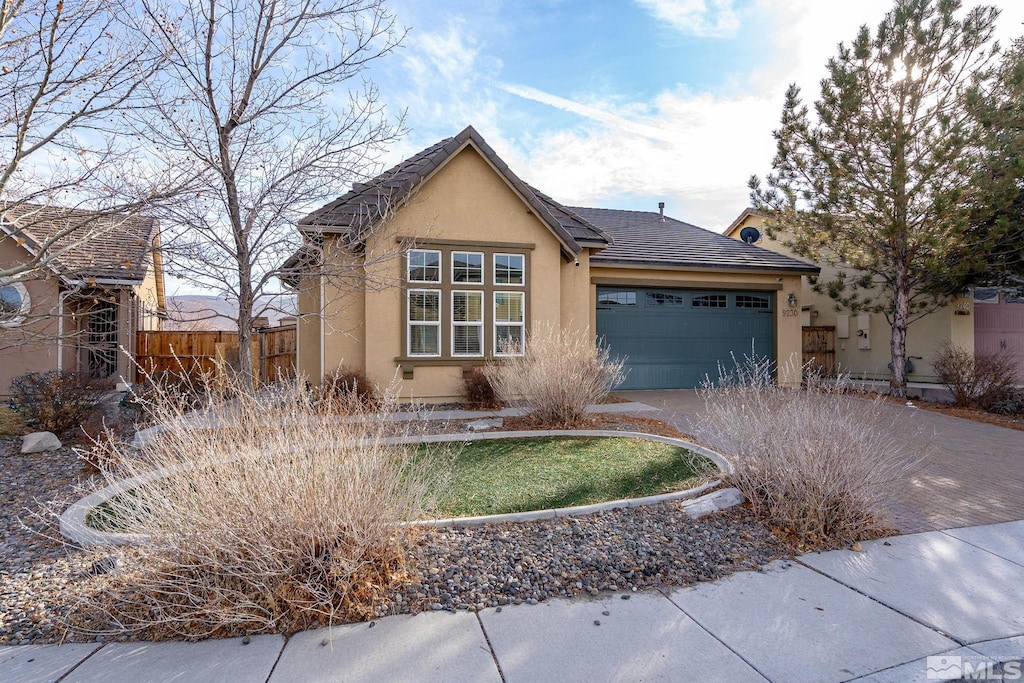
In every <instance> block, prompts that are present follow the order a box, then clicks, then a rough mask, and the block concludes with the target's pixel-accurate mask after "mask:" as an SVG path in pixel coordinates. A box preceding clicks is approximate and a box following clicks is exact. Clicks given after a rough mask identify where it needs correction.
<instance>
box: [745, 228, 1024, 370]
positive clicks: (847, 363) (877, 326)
mask: <svg viewBox="0 0 1024 683" xmlns="http://www.w3.org/2000/svg"><path fill="white" fill-rule="evenodd" d="M747 227H752V228H756V229H757V230H758V232H759V233H760V234H761V236H760V238H759V240H758V241H757V245H758V246H761V247H764V248H765V249H770V250H772V251H774V252H777V253H779V254H786V255H794V252H793V251H792V249H791V248H790V247H788V246H787V245H786V242H787V241H788V239H789V236H788V235H787V234H785V233H778V234H776V235H775V237H774V238H771V237H769V236H768V235H765V234H764V216H763V215H762V214H761V213H759V212H758V211H757V210H756V209H745V210H744V211H743V212H742V213H740V215H739V216H738V217H737V218H736V220H734V221H733V222H732V225H730V226H729V228H728V229H727V230H726V231H725V235H727V236H729V237H731V238H733V239H735V240H737V241H740V240H741V239H742V238H741V236H740V233H741V232H742V231H743V229H744V228H747ZM837 272H838V271H837V269H836V268H832V267H829V266H826V265H823V266H822V270H821V275H820V279H821V281H822V282H825V281H828V280H831V279H833V278H834V277H835V274H836V273H837ZM800 299H801V304H802V305H801V324H802V325H803V326H804V327H833V328H835V330H834V337H835V356H836V361H837V364H838V368H839V370H840V372H843V373H848V374H850V375H851V377H853V378H855V379H868V380H881V381H885V382H888V380H889V377H890V374H891V371H890V369H889V366H890V365H891V355H890V353H891V352H890V349H889V341H890V338H891V336H892V328H891V326H890V325H889V324H888V323H887V322H886V320H885V316H884V315H882V314H880V313H859V314H856V313H853V312H851V311H847V310H836V302H835V301H834V300H833V299H831V298H830V297H829V296H828V295H827V294H819V293H817V292H815V291H813V290H812V288H811V283H810V282H809V281H808V279H807V278H806V277H805V278H804V281H803V286H802V290H801V296H800ZM1021 308H1024V306H1022V307H1021ZM976 311H977V307H976V306H975V305H974V302H973V301H972V299H971V298H970V297H960V298H957V299H955V300H954V301H952V302H951V303H949V304H948V305H946V306H944V307H942V308H940V309H938V310H936V311H933V312H931V313H929V314H927V315H925V316H924V317H922V318H919V319H918V320H916V321H914V322H913V323H911V324H910V327H909V328H908V330H907V361H908V366H907V367H908V371H909V372H908V375H907V378H908V380H909V381H910V382H923V383H934V382H937V381H938V377H937V376H936V374H935V370H934V369H933V368H932V361H934V360H935V357H936V355H937V354H938V352H939V351H940V350H941V349H942V347H943V346H944V345H946V344H953V345H956V346H958V347H961V348H964V349H967V350H968V351H970V352H972V353H973V352H974V349H975V324H976V320H977V318H978V316H976V315H975V313H976Z"/></svg>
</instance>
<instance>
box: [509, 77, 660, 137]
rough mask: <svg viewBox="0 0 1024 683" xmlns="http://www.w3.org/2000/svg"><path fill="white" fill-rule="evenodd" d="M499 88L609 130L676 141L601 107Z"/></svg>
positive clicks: (515, 88) (517, 88)
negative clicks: (577, 116)
mask: <svg viewBox="0 0 1024 683" xmlns="http://www.w3.org/2000/svg"><path fill="white" fill-rule="evenodd" d="M497 86H498V87H499V88H501V89H502V90H504V91H505V92H507V93H510V94H512V95H516V96H518V97H522V98H524V99H527V100H533V101H534V102H540V103H541V104H546V105H548V106H550V107H555V108H556V109H561V110H562V111H567V112H569V113H571V114H578V115H579V116H582V117H584V118H587V119H590V120H591V121H597V122H599V123H603V124H604V125H606V126H608V127H609V128H612V129H615V130H619V131H622V132H626V133H632V134H634V135H640V136H642V137H647V138H651V139H654V140H663V141H666V142H671V141H672V140H673V139H674V136H673V135H672V134H671V133H670V132H669V131H664V130H661V129H660V128H657V127H654V126H647V125H644V124H642V123H636V122H635V121H630V120H629V119H626V118H623V117H621V116H619V115H617V114H613V113H611V112H609V111H606V110H604V109H601V108H599V107H595V106H591V105H587V104H583V103H582V102H576V101H574V100H570V99H566V98H564V97H559V96H558V95H552V94H551V93H548V92H544V91H543V90H538V89H537V88H531V87H528V86H525V85H515V84H512V83H497Z"/></svg>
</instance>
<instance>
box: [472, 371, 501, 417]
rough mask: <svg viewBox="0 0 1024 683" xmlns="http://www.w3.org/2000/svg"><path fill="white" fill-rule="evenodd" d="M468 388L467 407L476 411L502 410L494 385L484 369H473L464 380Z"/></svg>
mask: <svg viewBox="0 0 1024 683" xmlns="http://www.w3.org/2000/svg"><path fill="white" fill-rule="evenodd" d="M462 383H463V385H464V386H465V388H466V405H467V406H468V407H469V408H473V409H475V410H497V409H498V408H501V399H499V398H498V394H497V392H496V391H495V390H494V385H492V384H491V380H490V378H489V377H488V376H487V373H486V372H485V371H484V369H483V368H473V369H472V370H470V371H469V372H468V373H466V375H465V376H464V377H463V378H462Z"/></svg>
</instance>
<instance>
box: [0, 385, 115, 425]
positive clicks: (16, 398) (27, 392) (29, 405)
mask: <svg viewBox="0 0 1024 683" xmlns="http://www.w3.org/2000/svg"><path fill="white" fill-rule="evenodd" d="M110 388H111V384H110V382H109V381H107V380H99V379H95V378H93V377H90V376H89V374H88V373H85V372H71V371H68V370H63V371H61V370H50V371H48V372H29V373H27V374H24V375H21V376H19V377H15V378H14V379H13V380H12V381H11V387H10V391H11V402H12V405H14V406H15V408H16V410H17V411H18V413H19V414H20V415H21V416H22V417H23V418H24V419H25V422H26V423H28V425H30V426H31V427H32V428H33V429H35V430H37V431H46V432H53V433H54V434H56V435H57V436H76V435H80V433H78V432H79V428H80V426H81V424H82V423H83V422H85V421H86V420H87V419H88V418H89V417H90V416H92V415H94V414H95V413H96V412H97V410H98V409H99V405H100V401H101V399H102V397H103V393H104V392H105V391H107V390H109V389H110Z"/></svg>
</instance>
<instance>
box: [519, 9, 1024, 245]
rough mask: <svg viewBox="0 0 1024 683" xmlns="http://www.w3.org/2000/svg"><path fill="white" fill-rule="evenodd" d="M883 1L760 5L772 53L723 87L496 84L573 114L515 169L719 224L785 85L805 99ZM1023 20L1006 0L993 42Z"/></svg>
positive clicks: (762, 145) (761, 149)
mask: <svg viewBox="0 0 1024 683" xmlns="http://www.w3.org/2000/svg"><path fill="white" fill-rule="evenodd" d="M677 5H678V6H680V7H690V6H697V5H701V3H692V2H691V3H687V2H682V3H677ZM891 6H892V5H891V1H890V0H862V2H859V3H849V4H844V3H822V2H817V1H815V0H801V1H794V0H758V2H757V3H756V5H755V6H754V7H753V8H751V10H750V17H751V21H757V22H759V24H758V25H759V26H762V27H763V30H765V31H769V32H770V34H769V35H770V43H771V44H772V45H774V46H775V49H773V50H771V51H769V52H767V53H765V55H764V59H763V60H762V61H761V63H760V64H759V65H757V67H756V68H752V69H751V70H750V72H749V74H748V75H747V78H746V79H745V80H744V81H743V82H742V85H741V86H739V87H737V88H736V89H735V90H734V91H733V92H731V93H730V92H725V93H721V92H720V91H717V92H716V94H709V93H699V94H695V93H692V92H689V91H688V90H687V89H686V88H685V87H683V86H675V87H673V88H670V89H666V90H665V91H663V92H662V93H661V94H660V95H658V96H657V97H656V98H655V99H654V100H653V101H650V102H633V103H625V104H623V103H620V102H616V103H615V104H614V105H607V104H597V105H595V104H594V98H593V97H592V96H590V95H588V94H585V93H584V94H580V95H577V96H576V97H575V98H574V99H572V100H570V99H566V98H563V97H560V96H556V95H552V94H550V93H544V92H541V91H538V90H536V89H534V88H529V87H527V86H512V87H509V86H504V89H505V90H506V91H507V92H510V93H513V94H516V95H518V96H520V97H525V98H527V99H529V100H532V101H535V102H541V103H544V104H548V105H549V106H552V107H556V108H558V109H560V110H562V111H567V112H572V113H574V114H577V115H579V116H581V117H582V120H581V122H580V123H579V124H578V125H577V126H575V127H574V128H571V129H563V130H559V131H551V132H547V133H541V134H539V135H536V136H533V137H529V138H525V140H520V145H521V146H522V147H524V148H525V150H524V151H525V156H526V166H524V167H523V168H522V170H521V173H522V175H523V176H524V177H526V178H527V179H529V181H530V182H532V183H534V184H535V185H537V186H538V187H540V188H542V189H544V190H545V191H546V192H548V193H549V194H551V195H552V196H554V197H555V198H556V199H559V200H560V201H565V202H568V203H575V204H584V205H586V204H589V205H602V206H611V207H614V206H616V205H617V204H618V205H621V204H623V203H632V204H635V203H636V202H637V201H639V200H645V201H649V202H650V204H651V206H650V207H649V208H650V210H652V211H653V210H656V206H657V205H656V203H655V202H656V201H657V200H658V199H662V200H665V201H666V202H667V204H668V206H667V209H666V210H667V211H668V212H669V213H670V214H671V215H673V216H674V217H677V218H680V219H682V220H686V221H690V222H693V223H696V224H698V225H702V226H705V227H708V228H714V229H723V228H724V227H726V226H727V225H728V224H729V222H730V221H731V220H732V219H733V218H735V216H736V215H737V214H739V212H740V211H741V210H742V209H743V208H744V207H745V206H747V204H748V201H749V198H748V195H749V192H748V190H747V187H746V183H747V180H748V178H749V177H750V175H751V174H758V175H762V176H763V175H764V174H765V173H766V172H767V171H768V170H769V169H770V164H771V160H772V156H773V155H774V152H775V141H774V139H773V138H772V134H771V133H772V130H774V128H776V127H777V125H778V119H779V115H780V113H781V109H782V101H783V94H784V91H785V88H786V86H787V85H788V84H789V83H791V82H796V83H798V84H799V85H801V86H802V88H803V90H804V97H805V100H806V101H809V102H810V101H813V100H814V99H815V98H816V97H817V95H818V82H819V80H820V79H821V78H822V76H824V74H825V63H826V61H827V60H828V59H829V58H830V57H832V56H833V55H834V54H835V51H836V46H837V44H838V43H839V42H847V43H849V42H850V41H851V40H852V39H853V38H854V37H855V35H856V31H857V29H858V27H859V26H860V25H861V24H865V23H866V24H868V25H869V26H871V27H874V26H875V25H876V24H877V23H878V21H880V20H881V18H882V17H883V16H884V15H885V13H886V12H887V11H888V10H889V9H891ZM1022 20H1024V3H1012V4H1011V3H1007V6H1006V7H1004V9H1003V16H1002V17H1001V20H1000V24H999V30H998V32H997V35H998V37H1000V38H1001V39H1002V41H1003V42H1004V43H1005V42H1006V39H1007V38H1008V37H1010V36H1014V35H1018V34H1019V33H1020V32H1021V21H1022ZM613 112H614V113H613ZM639 208H644V207H639Z"/></svg>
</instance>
